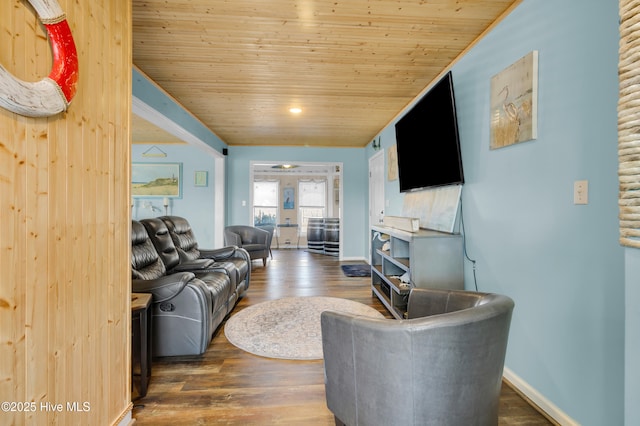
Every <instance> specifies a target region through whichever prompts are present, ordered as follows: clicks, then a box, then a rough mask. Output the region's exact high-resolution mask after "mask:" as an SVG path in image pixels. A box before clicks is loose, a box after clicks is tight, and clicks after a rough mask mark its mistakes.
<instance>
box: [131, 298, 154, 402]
mask: <svg viewBox="0 0 640 426" xmlns="http://www.w3.org/2000/svg"><path fill="white" fill-rule="evenodd" d="M150 306H151V294H148V293H132V294H131V390H132V391H133V390H134V389H135V383H136V378H139V385H138V387H137V388H138V396H137V398H142V397H144V396H145V395H146V394H147V387H148V386H149V378H150V377H151V347H152V346H151V336H152V330H151V318H149V309H150ZM137 398H135V399H137Z"/></svg>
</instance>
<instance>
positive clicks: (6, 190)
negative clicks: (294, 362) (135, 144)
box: [0, 0, 132, 425]
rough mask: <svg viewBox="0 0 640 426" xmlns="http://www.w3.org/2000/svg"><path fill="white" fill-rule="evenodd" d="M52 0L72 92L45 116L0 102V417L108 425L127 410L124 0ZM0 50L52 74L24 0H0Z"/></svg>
mask: <svg viewBox="0 0 640 426" xmlns="http://www.w3.org/2000/svg"><path fill="white" fill-rule="evenodd" d="M58 2H59V4H60V6H61V7H62V9H63V10H64V11H65V12H66V16H67V20H68V22H69V25H70V27H71V30H72V32H73V35H74V39H75V43H76V46H77V49H78V57H79V66H80V78H79V83H78V92H77V95H76V97H75V99H74V100H73V102H72V104H71V106H70V108H69V110H68V111H67V112H66V113H62V114H60V115H57V116H54V117H50V118H26V117H22V116H18V115H15V114H13V113H11V112H9V111H6V110H4V109H0V401H9V402H15V403H16V404H15V405H14V406H13V407H9V408H14V409H15V411H10V412H7V411H6V408H7V407H6V406H3V407H2V411H1V412H0V423H2V424H16V425H22V424H42V425H44V424H60V425H67V424H68V425H75V424H87V425H89V424H95V425H97V424H101V425H108V424H114V423H118V422H120V421H121V420H122V419H123V418H125V417H126V416H128V415H129V413H130V410H131V402H130V375H129V371H130V363H131V361H130V358H131V357H130V344H129V342H130V327H131V325H130V322H131V320H130V297H129V293H130V272H129V263H130V260H129V248H130V242H129V228H130V222H129V217H130V216H129V215H130V211H129V200H130V197H129V176H130V171H129V170H130V167H129V164H130V114H131V64H132V63H131V44H132V40H131V0H87V1H81V2H76V1H72V0H58ZM0 63H1V64H2V65H3V66H4V67H5V68H6V69H7V70H9V71H10V72H12V73H13V74H14V75H15V76H16V77H18V78H21V79H23V80H26V81H36V80H39V79H41V78H42V77H44V76H46V75H48V74H49V71H50V68H51V49H50V47H49V45H48V41H47V39H46V33H45V31H44V28H43V27H42V25H40V23H39V21H38V19H37V15H36V13H35V11H34V10H33V9H32V7H31V6H30V4H29V3H28V2H27V1H24V0H5V1H2V2H0ZM24 403H28V404H27V405H25V404H24ZM67 403H69V404H73V403H79V405H77V406H76V407H77V408H79V409H80V410H84V411H83V412H74V411H72V410H70V408H73V406H68V405H67ZM85 403H86V404H85ZM46 404H50V405H48V406H47V405H46ZM56 404H62V405H61V406H58V407H55V405H56ZM54 408H60V411H57V410H54ZM25 409H26V410H28V412H25Z"/></svg>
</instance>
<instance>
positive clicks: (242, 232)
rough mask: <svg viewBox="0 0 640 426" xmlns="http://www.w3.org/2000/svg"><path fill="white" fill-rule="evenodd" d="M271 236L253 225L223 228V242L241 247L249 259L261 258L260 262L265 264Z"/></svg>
mask: <svg viewBox="0 0 640 426" xmlns="http://www.w3.org/2000/svg"><path fill="white" fill-rule="evenodd" d="M270 243H271V238H270V234H269V232H267V231H265V230H264V229H260V228H256V227H255V226H246V225H234V226H227V227H226V228H224V244H225V245H233V246H238V247H242V248H243V249H245V250H246V251H247V252H249V256H250V257H251V260H254V259H262V264H263V265H264V266H266V265H267V257H269V246H270Z"/></svg>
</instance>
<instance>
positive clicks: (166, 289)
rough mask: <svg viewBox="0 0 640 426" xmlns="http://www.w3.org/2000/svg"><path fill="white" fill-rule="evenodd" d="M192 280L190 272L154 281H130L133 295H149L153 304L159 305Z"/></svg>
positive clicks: (166, 276) (193, 276) (192, 275)
mask: <svg viewBox="0 0 640 426" xmlns="http://www.w3.org/2000/svg"><path fill="white" fill-rule="evenodd" d="M194 278H195V275H194V274H193V273H191V272H178V273H175V274H171V275H165V276H163V277H160V278H156V279H155V280H139V279H132V280H131V289H132V291H133V292H134V293H151V294H152V295H153V302H154V303H160V302H164V301H167V300H170V299H172V298H173V297H175V296H176V295H177V294H179V293H180V292H181V291H182V289H184V287H185V286H186V285H187V284H188V283H189V281H191V280H192V279H194Z"/></svg>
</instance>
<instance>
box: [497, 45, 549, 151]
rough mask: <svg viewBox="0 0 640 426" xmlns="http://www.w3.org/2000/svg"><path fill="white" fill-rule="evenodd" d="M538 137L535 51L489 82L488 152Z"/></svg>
mask: <svg viewBox="0 0 640 426" xmlns="http://www.w3.org/2000/svg"><path fill="white" fill-rule="evenodd" d="M537 137H538V51H537V50H534V51H532V52H530V53H528V54H527V55H526V56H524V57H523V58H521V59H519V60H518V61H516V62H514V63H513V64H511V65H510V66H508V67H507V68H505V69H504V70H503V71H501V72H500V73H498V74H496V75H495V76H493V77H492V78H491V142H490V144H491V149H497V148H503V147H506V146H509V145H513V144H516V143H519V142H525V141H528V140H532V139H536V138H537Z"/></svg>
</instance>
